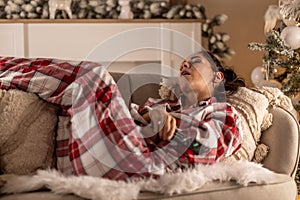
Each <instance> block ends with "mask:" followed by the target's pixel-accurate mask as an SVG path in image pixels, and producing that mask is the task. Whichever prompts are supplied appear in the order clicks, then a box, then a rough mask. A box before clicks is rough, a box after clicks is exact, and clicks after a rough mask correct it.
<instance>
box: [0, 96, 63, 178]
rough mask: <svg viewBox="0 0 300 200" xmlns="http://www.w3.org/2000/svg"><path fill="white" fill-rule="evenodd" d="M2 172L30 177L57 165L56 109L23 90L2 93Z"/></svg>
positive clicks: (0, 108)
mask: <svg viewBox="0 0 300 200" xmlns="http://www.w3.org/2000/svg"><path fill="white" fill-rule="evenodd" d="M0 121H1V123H0V130H1V131H0V132H1V134H0V152H1V154H0V169H1V172H2V173H6V174H7V173H14V174H30V173H33V172H35V171H36V170H37V169H45V168H48V167H50V166H53V165H54V164H55V159H54V156H53V155H54V154H53V153H54V146H55V133H56V126H57V108H56V107H55V106H53V105H51V104H50V103H47V102H45V101H43V100H41V99H39V98H38V96H37V95H35V94H32V93H26V92H23V91H20V90H9V91H6V90H0Z"/></svg>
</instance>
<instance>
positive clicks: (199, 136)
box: [0, 57, 241, 180]
mask: <svg viewBox="0 0 300 200" xmlns="http://www.w3.org/2000/svg"><path fill="white" fill-rule="evenodd" d="M0 89H5V90H8V89H18V90H23V91H26V92H30V93H35V94H37V95H38V96H39V97H40V98H42V99H44V100H45V101H47V102H50V103H53V104H56V105H58V106H60V108H61V112H60V113H59V123H58V130H57V138H56V141H57V148H56V156H57V167H58V169H59V170H60V171H62V172H64V173H66V174H71V173H72V174H77V175H79V174H87V175H91V176H102V177H106V178H110V179H119V180H125V179H127V178H129V177H141V176H142V177H145V176H151V175H161V174H163V173H165V172H166V171H168V170H171V171H173V170H175V169H176V168H177V167H181V166H184V165H186V164H196V163H214V162H216V161H217V160H218V159H219V158H221V157H223V156H224V155H229V154H232V153H234V152H235V151H236V150H237V149H238V148H239V146H240V144H241V133H240V127H239V126H238V124H237V123H236V121H237V120H238V117H237V114H236V112H235V110H234V109H233V108H232V107H231V106H229V105H227V104H226V103H213V102H211V101H208V102H206V103H205V105H203V106H198V107H194V108H191V109H190V110H186V111H185V110H182V111H180V112H178V109H177V110H173V111H171V112H173V113H177V114H178V113H179V114H180V115H182V116H187V117H185V118H178V123H180V125H179V127H180V128H181V129H182V133H183V134H186V135H190V136H191V137H195V140H196V141H199V142H201V143H203V145H204V146H207V147H213V148H210V149H209V150H207V151H205V153H203V154H199V155H198V154H195V153H194V152H193V151H192V150H191V149H190V148H188V147H186V146H184V145H183V144H181V143H180V142H176V141H175V140H174V141H173V140H172V141H171V142H170V143H166V142H161V143H160V144H154V143H153V144H150V143H146V141H147V140H145V139H144V138H143V135H142V134H141V127H139V126H137V125H136V124H135V122H134V119H133V118H132V116H131V115H130V112H129V110H128V108H127V107H126V104H125V102H124V100H123V98H122V96H121V94H120V92H119V90H118V88H117V85H116V83H115V82H114V81H113V79H112V77H111V76H110V75H109V73H108V72H107V71H106V70H105V68H104V67H102V66H100V65H99V64H98V63H93V62H87V61H83V62H70V61H63V60H55V59H45V58H37V59H26V58H14V57H0ZM171 107H172V106H171ZM177 107H178V106H177ZM174 115H176V114H174ZM210 134H212V135H213V136H212V137H213V138H216V140H215V142H217V143H216V144H209V142H207V143H206V140H205V137H209V136H210ZM180 152H182V153H183V154H182V153H180Z"/></svg>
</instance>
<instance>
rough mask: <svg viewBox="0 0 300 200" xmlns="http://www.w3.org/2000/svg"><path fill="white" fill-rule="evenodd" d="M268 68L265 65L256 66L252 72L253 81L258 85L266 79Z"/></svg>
mask: <svg viewBox="0 0 300 200" xmlns="http://www.w3.org/2000/svg"><path fill="white" fill-rule="evenodd" d="M265 75H266V69H265V68H264V67H263V66H258V67H255V68H254V69H253V70H252V72H251V81H252V83H253V84H254V85H258V84H259V83H260V82H261V81H263V80H265Z"/></svg>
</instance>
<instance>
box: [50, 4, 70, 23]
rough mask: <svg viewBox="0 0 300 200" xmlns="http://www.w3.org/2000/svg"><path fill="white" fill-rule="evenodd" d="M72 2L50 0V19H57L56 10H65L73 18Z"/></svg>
mask: <svg viewBox="0 0 300 200" xmlns="http://www.w3.org/2000/svg"><path fill="white" fill-rule="evenodd" d="M71 3H72V0H49V2H48V4H49V12H50V19H55V12H56V10H65V11H66V12H67V14H68V16H69V18H70V19H72V11H71Z"/></svg>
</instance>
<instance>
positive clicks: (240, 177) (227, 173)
mask: <svg viewBox="0 0 300 200" xmlns="http://www.w3.org/2000/svg"><path fill="white" fill-rule="evenodd" d="M279 176H280V175H279V174H276V173H274V172H272V171H270V170H268V169H266V168H263V167H262V166H261V165H259V164H255V163H253V162H249V161H234V162H231V163H217V164H214V165H198V166H196V168H195V169H190V170H187V171H184V172H177V173H170V174H165V175H163V176H162V177H160V178H159V179H151V178H150V179H141V180H132V181H128V182H124V181H113V180H108V179H104V178H99V177H91V176H68V177H66V176H63V175H62V174H61V173H59V172H57V171H53V170H39V171H38V172H37V174H36V175H34V176H16V175H2V176H0V184H1V186H2V187H1V188H0V192H1V193H5V194H8V193H21V192H29V191H34V190H38V189H41V188H44V187H46V188H49V189H50V190H51V191H52V192H54V193H57V194H70V193H71V194H75V195H78V196H80V197H83V198H87V199H106V200H110V199H114V200H117V199H122V200H126V199H128V200H129V199H137V198H138V195H139V193H140V192H141V191H150V192H157V193H161V194H166V195H174V194H183V193H188V192H192V191H195V190H197V189H200V188H201V187H203V186H204V185H205V184H206V183H209V182H212V181H221V182H222V181H229V180H232V181H236V182H237V183H238V184H240V185H242V186H247V185H248V184H249V183H257V184H268V183H272V182H275V181H276V180H277V179H278V177H279Z"/></svg>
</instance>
